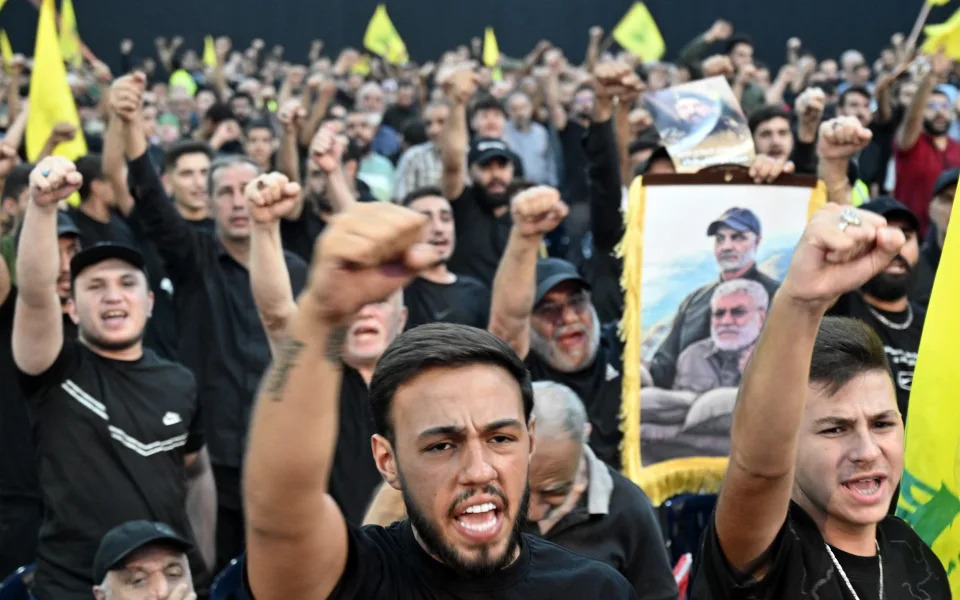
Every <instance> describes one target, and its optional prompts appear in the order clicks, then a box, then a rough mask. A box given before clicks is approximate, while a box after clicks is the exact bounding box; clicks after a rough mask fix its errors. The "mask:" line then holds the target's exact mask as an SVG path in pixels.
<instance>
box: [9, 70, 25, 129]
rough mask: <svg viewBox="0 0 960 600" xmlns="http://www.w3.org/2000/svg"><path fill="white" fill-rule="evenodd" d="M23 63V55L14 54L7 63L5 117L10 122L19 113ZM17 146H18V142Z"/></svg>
mask: <svg viewBox="0 0 960 600" xmlns="http://www.w3.org/2000/svg"><path fill="white" fill-rule="evenodd" d="M23 64H24V58H23V55H22V54H14V55H13V59H12V60H11V61H10V64H9V65H7V68H8V70H9V80H8V81H7V119H8V121H9V122H10V123H13V121H14V119H16V118H17V117H18V116H19V115H20V104H21V99H20V80H21V77H22V76H23ZM8 133H9V132H8ZM17 147H19V144H18V145H17Z"/></svg>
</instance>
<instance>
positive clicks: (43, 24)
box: [27, 0, 87, 161]
mask: <svg viewBox="0 0 960 600" xmlns="http://www.w3.org/2000/svg"><path fill="white" fill-rule="evenodd" d="M53 10H54V9H53V0H43V2H42V4H41V5H40V20H39V21H38V22H37V43H36V46H35V47H34V50H33V76H32V77H30V115H29V116H28V117H27V159H28V160H30V161H34V160H36V159H37V156H38V155H39V154H40V151H41V150H42V149H43V145H44V144H45V143H46V141H47V138H49V137H50V132H52V131H53V126H54V125H55V124H57V123H70V124H71V125H73V126H75V127H76V128H77V135H76V137H74V138H73V139H72V140H71V141H69V142H64V143H62V144H60V145H58V146H57V147H56V148H54V150H53V153H54V154H56V155H58V156H66V157H67V158H69V159H71V160H74V159H76V158H77V157H80V156H83V155H84V154H86V153H87V142H86V140H84V139H83V129H82V128H81V127H80V117H79V116H77V105H76V104H74V102H73V94H72V93H71V91H70V86H69V85H68V84H67V71H66V68H64V66H63V58H62V57H61V56H60V42H59V40H58V39H57V24H56V22H54V17H53Z"/></svg>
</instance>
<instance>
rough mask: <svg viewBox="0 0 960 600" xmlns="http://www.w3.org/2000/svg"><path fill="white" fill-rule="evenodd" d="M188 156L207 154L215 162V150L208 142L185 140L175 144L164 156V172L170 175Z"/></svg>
mask: <svg viewBox="0 0 960 600" xmlns="http://www.w3.org/2000/svg"><path fill="white" fill-rule="evenodd" d="M186 154H205V155H206V157H207V158H209V159H210V160H213V148H211V147H210V145H209V144H207V143H206V142H198V141H196V140H183V141H180V142H174V143H173V144H172V145H171V146H170V147H169V148H167V151H166V152H165V153H164V155H163V172H164V173H168V172H170V171H172V170H174V169H175V168H176V167H177V161H179V160H180V157H181V156H184V155H186Z"/></svg>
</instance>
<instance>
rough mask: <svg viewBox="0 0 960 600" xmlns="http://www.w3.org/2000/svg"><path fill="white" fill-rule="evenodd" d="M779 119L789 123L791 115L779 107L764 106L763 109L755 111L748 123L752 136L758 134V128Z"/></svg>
mask: <svg viewBox="0 0 960 600" xmlns="http://www.w3.org/2000/svg"><path fill="white" fill-rule="evenodd" d="M778 117H779V118H782V119H786V120H787V123H789V122H790V113H788V112H787V111H786V110H784V109H783V108H781V107H779V106H764V107H763V108H760V109H757V110H755V111H753V113H752V114H751V115H750V120H749V121H747V125H748V126H749V127H750V134H751V135H753V134H754V133H756V131H757V127H760V126H761V125H763V124H764V123H766V122H767V121H770V120H772V119H776V118H778Z"/></svg>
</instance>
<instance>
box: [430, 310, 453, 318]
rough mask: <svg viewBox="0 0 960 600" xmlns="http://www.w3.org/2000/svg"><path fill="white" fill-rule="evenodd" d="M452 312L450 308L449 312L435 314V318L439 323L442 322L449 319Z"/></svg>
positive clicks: (442, 311)
mask: <svg viewBox="0 0 960 600" xmlns="http://www.w3.org/2000/svg"><path fill="white" fill-rule="evenodd" d="M452 312H453V309H452V308H448V309H447V310H441V311H440V312H437V313H434V315H433V318H434V319H436V320H437V321H442V320H444V319H446V318H447V317H449V316H450V313H452Z"/></svg>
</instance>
